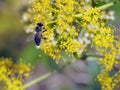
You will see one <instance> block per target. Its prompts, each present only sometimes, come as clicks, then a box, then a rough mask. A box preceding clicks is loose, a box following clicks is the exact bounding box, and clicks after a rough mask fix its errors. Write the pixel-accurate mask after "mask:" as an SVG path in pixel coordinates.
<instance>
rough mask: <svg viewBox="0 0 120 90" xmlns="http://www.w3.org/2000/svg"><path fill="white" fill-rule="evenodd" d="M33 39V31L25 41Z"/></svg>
mask: <svg viewBox="0 0 120 90" xmlns="http://www.w3.org/2000/svg"><path fill="white" fill-rule="evenodd" d="M33 40H34V33H31V34H30V35H29V36H28V37H27V39H26V42H30V41H33Z"/></svg>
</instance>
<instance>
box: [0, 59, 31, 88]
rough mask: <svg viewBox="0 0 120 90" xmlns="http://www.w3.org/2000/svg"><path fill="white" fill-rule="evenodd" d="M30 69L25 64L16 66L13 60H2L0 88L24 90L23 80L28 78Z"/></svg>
mask: <svg viewBox="0 0 120 90" xmlns="http://www.w3.org/2000/svg"><path fill="white" fill-rule="evenodd" d="M29 72H30V67H29V66H27V65H25V64H22V63H20V64H14V63H13V62H12V60H11V59H7V58H6V59H5V58H1V59H0V86H2V87H1V89H2V90H3V89H4V90H24V89H23V87H22V85H23V79H24V78H25V77H28V75H29Z"/></svg>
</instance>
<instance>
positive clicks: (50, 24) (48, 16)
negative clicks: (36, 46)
mask: <svg viewBox="0 0 120 90" xmlns="http://www.w3.org/2000/svg"><path fill="white" fill-rule="evenodd" d="M87 8H91V2H90V1H87V0H86V1H84V0H82V1H79V0H78V1H74V0H36V1H31V3H30V8H29V9H28V13H26V14H25V15H27V17H28V19H29V21H31V22H32V24H31V25H29V27H30V29H31V30H33V29H34V28H35V26H36V24H37V23H38V22H41V23H43V24H44V27H45V29H46V31H45V32H43V33H42V35H43V36H44V37H46V38H47V39H45V40H42V42H41V45H40V48H41V49H42V50H43V51H44V53H46V54H47V55H49V56H50V57H51V58H53V59H54V60H55V59H57V60H59V59H60V58H62V55H61V52H62V51H64V52H66V53H67V54H71V53H72V54H73V53H77V54H78V55H79V56H80V54H81V53H82V51H83V48H85V47H86V46H87V45H86V44H88V42H89V40H87V39H86V38H85V40H84V41H83V40H82V37H83V36H80V32H81V31H82V29H81V27H80V26H79V24H80V17H79V16H81V15H79V14H84V12H85V11H86V10H87ZM84 42H85V43H84Z"/></svg>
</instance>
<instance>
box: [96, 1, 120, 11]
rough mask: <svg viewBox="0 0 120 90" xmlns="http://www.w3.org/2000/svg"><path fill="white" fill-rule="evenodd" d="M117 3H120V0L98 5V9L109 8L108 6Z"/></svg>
mask: <svg viewBox="0 0 120 90" xmlns="http://www.w3.org/2000/svg"><path fill="white" fill-rule="evenodd" d="M117 3H120V1H119V0H117V1H114V2H110V3H107V4H105V5H102V6H100V7H97V9H99V10H103V9H106V8H108V7H111V6H113V5H115V4H117Z"/></svg>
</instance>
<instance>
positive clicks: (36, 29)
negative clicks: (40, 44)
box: [35, 23, 43, 33]
mask: <svg viewBox="0 0 120 90" xmlns="http://www.w3.org/2000/svg"><path fill="white" fill-rule="evenodd" d="M42 26H43V24H42V23H37V26H36V28H35V31H36V32H37V33H39V32H41V31H42Z"/></svg>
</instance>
